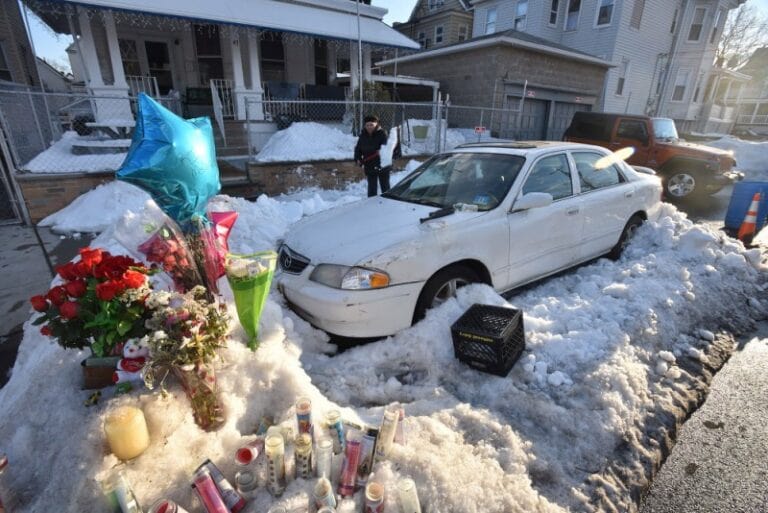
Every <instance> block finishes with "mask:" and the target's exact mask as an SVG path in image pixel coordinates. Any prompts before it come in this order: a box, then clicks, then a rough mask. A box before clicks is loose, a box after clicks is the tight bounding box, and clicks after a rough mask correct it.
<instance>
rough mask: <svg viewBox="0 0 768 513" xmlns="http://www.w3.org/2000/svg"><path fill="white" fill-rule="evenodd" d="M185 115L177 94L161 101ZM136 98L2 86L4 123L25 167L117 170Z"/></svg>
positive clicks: (17, 159)
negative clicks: (3, 88) (48, 91)
mask: <svg viewBox="0 0 768 513" xmlns="http://www.w3.org/2000/svg"><path fill="white" fill-rule="evenodd" d="M159 101H160V102H161V103H162V104H163V105H164V106H166V107H168V108H169V109H171V110H172V111H174V112H176V113H178V114H181V103H180V101H179V99H178V98H163V99H160V100H159ZM135 113H136V98H135V97H127V96H94V95H88V94H86V93H77V92H73V93H42V92H38V91H34V90H32V89H29V88H27V89H18V90H0V125H1V126H2V128H3V131H4V132H5V134H6V138H7V140H8V143H9V144H8V146H9V150H10V153H11V157H12V159H13V161H14V167H15V168H16V170H18V171H20V172H31V173H72V172H85V173H87V172H96V171H114V170H116V169H118V168H119V167H120V165H121V164H122V162H123V159H124V158H125V155H126V153H127V151H128V147H129V146H130V143H131V134H132V132H133V127H134V125H135Z"/></svg>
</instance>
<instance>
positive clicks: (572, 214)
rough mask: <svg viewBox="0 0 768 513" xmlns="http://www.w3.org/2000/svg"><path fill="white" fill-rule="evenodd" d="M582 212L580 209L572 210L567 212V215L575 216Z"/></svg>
mask: <svg viewBox="0 0 768 513" xmlns="http://www.w3.org/2000/svg"><path fill="white" fill-rule="evenodd" d="M580 210H581V209H579V208H572V209H570V210H566V211H565V213H566V214H568V215H569V216H575V215H576V214H578V213H579V211H580Z"/></svg>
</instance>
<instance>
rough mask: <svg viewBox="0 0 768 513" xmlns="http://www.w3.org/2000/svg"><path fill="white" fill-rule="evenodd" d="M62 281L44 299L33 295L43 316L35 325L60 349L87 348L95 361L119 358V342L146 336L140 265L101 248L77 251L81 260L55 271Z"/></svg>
mask: <svg viewBox="0 0 768 513" xmlns="http://www.w3.org/2000/svg"><path fill="white" fill-rule="evenodd" d="M56 271H57V273H58V275H59V276H60V277H61V278H62V279H63V280H64V281H63V283H62V284H60V285H56V286H54V287H52V288H51V289H50V290H49V291H48V292H47V293H46V294H44V295H38V296H33V297H32V298H31V299H30V302H31V303H32V307H33V308H34V309H35V310H37V311H38V312H41V313H42V314H43V315H41V316H40V317H38V318H37V319H36V320H35V321H34V324H35V325H42V327H41V328H40V332H41V333H42V334H43V335H47V336H49V337H55V338H56V340H57V341H58V343H59V344H60V345H61V346H62V347H65V348H77V349H82V348H84V347H86V346H90V347H91V351H92V352H93V354H94V355H95V356H107V355H111V354H120V349H121V348H120V343H121V342H123V341H125V340H127V339H129V338H135V337H142V336H144V335H145V334H146V333H147V331H148V330H147V328H146V327H145V325H144V323H145V321H146V320H147V319H149V318H150V317H151V312H150V311H149V310H148V309H147V308H146V306H145V300H146V298H147V296H148V295H149V293H150V289H149V283H148V280H147V275H148V274H150V273H151V271H150V270H149V269H148V268H147V267H146V266H144V264H142V263H140V262H137V261H135V260H133V259H132V258H130V257H127V256H122V255H111V254H110V253H109V252H107V251H103V250H101V249H91V248H82V249H81V250H80V259H79V260H78V261H77V262H69V263H67V264H64V265H62V266H59V267H57V269H56Z"/></svg>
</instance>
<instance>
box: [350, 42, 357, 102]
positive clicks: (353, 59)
mask: <svg viewBox="0 0 768 513" xmlns="http://www.w3.org/2000/svg"><path fill="white" fill-rule="evenodd" d="M359 63H360V60H359V59H358V58H357V43H351V44H350V45H349V67H350V70H349V86H350V88H351V89H352V95H353V96H354V94H355V92H356V91H358V90H359V89H360V64H359Z"/></svg>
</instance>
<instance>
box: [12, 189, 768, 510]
mask: <svg viewBox="0 0 768 513" xmlns="http://www.w3.org/2000/svg"><path fill="white" fill-rule="evenodd" d="M334 194H337V196H336V198H335V199H330V200H329V199H326V197H325V196H323V194H322V193H321V192H319V191H315V192H314V193H304V194H296V195H292V196H283V197H280V198H269V197H267V196H262V197H260V198H259V199H258V200H257V201H256V202H248V201H246V200H243V199H239V198H230V197H227V196H218V197H217V198H216V199H215V200H214V204H213V207H214V208H215V209H229V208H235V209H236V210H237V211H238V212H239V213H240V219H239V220H238V222H237V224H236V225H235V228H234V230H233V232H232V236H231V238H230V242H231V249H232V250H233V251H236V252H245V251H253V250H257V249H265V248H269V247H274V244H275V243H276V241H277V239H279V238H281V237H282V236H283V235H284V234H285V232H286V231H287V230H288V229H290V226H291V225H292V224H293V223H294V222H295V221H297V220H298V219H299V218H301V217H302V216H303V215H305V214H309V213H314V212H318V211H321V210H323V209H325V208H328V207H330V206H333V205H335V204H341V203H344V202H348V201H352V200H354V199H355V198H356V197H359V195H354V194H347V195H344V194H343V193H339V192H338V191H337V192H335V193H334ZM83 204H85V202H84V203H83ZM84 212H87V211H86V210H84ZM664 214H665V215H664V216H663V217H662V219H661V220H660V221H659V222H657V223H647V224H646V225H645V226H643V227H642V228H641V229H640V230H639V231H638V233H637V237H636V238H635V239H634V240H633V242H632V243H631V244H630V246H629V248H628V250H627V253H626V255H625V257H624V258H623V259H622V260H620V261H619V262H610V261H607V260H599V261H597V262H596V263H593V264H592V265H589V266H584V267H581V268H579V269H578V270H576V271H574V272H570V273H568V274H565V275H563V276H561V277H558V278H555V279H551V280H549V281H547V282H545V283H543V284H541V285H539V286H537V287H534V288H530V289H528V290H526V291H524V292H522V293H520V294H519V295H517V296H515V297H514V298H512V300H511V304H512V305H514V306H515V307H517V308H520V309H522V310H523V312H524V323H525V329H526V339H527V349H526V351H525V353H524V355H523V357H522V358H521V360H520V361H519V362H518V363H517V364H516V365H515V367H514V368H513V369H512V371H511V372H510V374H509V376H508V377H506V378H499V377H494V376H490V375H487V374H483V373H480V372H477V371H474V370H471V369H469V368H468V367H467V366H465V365H463V364H461V363H459V362H458V361H456V360H455V359H454V357H453V348H452V342H451V335H450V330H449V327H450V325H451V324H452V323H453V322H454V321H455V320H456V319H457V318H458V317H459V316H460V315H461V313H462V312H463V311H464V310H466V309H467V308H468V307H469V306H470V305H471V304H473V303H477V302H479V303H487V304H496V305H507V304H510V303H508V302H507V301H506V300H505V299H503V298H502V297H500V296H499V295H498V294H496V293H495V292H494V291H493V290H492V289H491V288H490V287H487V286H483V285H474V286H470V287H466V288H464V289H461V290H460V293H459V295H458V298H456V299H452V300H449V301H447V302H446V303H444V304H443V305H442V306H441V307H439V308H437V309H435V310H432V311H430V312H429V313H428V315H427V317H426V319H425V320H423V321H422V322H420V323H419V324H417V325H416V326H414V327H412V328H409V329H406V330H403V331H402V332H400V333H398V334H397V335H396V336H394V337H390V338H388V339H386V340H382V341H380V342H376V343H373V344H369V345H366V346H362V347H358V348H354V349H352V350H349V351H347V352H345V353H343V354H340V355H336V356H333V357H330V356H329V353H331V352H332V351H333V350H334V346H332V345H330V344H329V343H328V338H327V336H326V335H325V334H324V333H322V332H320V331H318V330H315V329H314V328H312V327H311V326H310V325H309V324H307V323H306V322H304V321H303V320H301V319H300V318H298V317H297V316H296V315H295V314H294V313H292V312H291V311H290V310H288V309H287V308H286V306H285V303H284V301H283V299H282V296H281V295H280V294H279V293H278V292H277V291H276V290H273V291H272V293H271V294H270V297H269V299H268V301H267V305H266V308H265V311H264V314H263V317H262V323H261V330H260V333H261V340H262V345H261V347H260V348H259V350H258V351H257V352H256V353H251V352H249V351H248V350H247V349H246V348H245V347H244V345H243V341H244V340H245V335H244V334H243V332H242V330H241V329H240V328H239V326H238V325H237V323H236V322H234V323H233V325H234V326H236V328H235V329H234V331H233V333H232V335H231V337H232V338H231V341H230V344H229V346H230V347H229V348H228V349H227V350H226V351H223V354H222V356H223V361H222V362H221V363H220V365H219V367H218V369H217V373H218V374H217V375H218V379H219V383H220V385H221V390H222V394H221V396H222V398H223V400H224V402H225V405H226V409H227V412H228V420H227V423H226V424H225V426H224V427H223V428H222V429H221V430H219V431H217V432H216V433H204V432H202V431H200V430H199V429H198V428H197V427H196V425H195V424H194V422H193V419H192V415H191V412H190V410H189V406H188V403H187V400H186V398H185V397H184V394H183V392H182V391H181V389H180V388H179V387H178V386H177V385H176V384H174V383H169V389H170V392H171V396H170V397H168V398H164V397H163V396H162V395H161V394H160V393H156V392H146V391H144V392H142V393H139V392H133V393H131V394H128V395H126V396H122V397H119V398H113V397H111V393H112V391H111V390H109V389H108V390H105V391H104V397H103V398H102V400H101V401H100V403H99V404H98V405H97V406H94V407H90V408H86V407H84V406H83V401H84V400H85V399H86V398H87V397H88V395H89V392H84V391H81V390H79V386H80V368H79V367H80V366H79V361H80V360H81V359H82V358H84V357H85V354H84V353H78V352H75V351H64V350H63V349H61V348H59V346H57V345H56V344H54V343H53V342H51V341H49V340H47V339H45V338H44V337H42V336H41V335H40V334H39V331H38V329H37V328H36V327H33V326H31V325H30V324H27V325H26V326H25V335H24V340H23V341H22V344H21V347H20V349H19V356H18V360H17V363H16V366H15V367H14V369H13V374H12V377H11V380H10V382H9V383H8V384H7V385H6V386H5V387H4V388H3V389H2V390H0V404H2V405H3V415H4V421H3V423H2V425H0V440H3V441H4V442H3V446H4V447H3V449H4V450H6V451H7V452H8V455H9V459H10V461H11V467H10V468H11V472H10V476H11V481H10V482H11V485H12V486H13V488H14V489H15V490H16V491H17V492H18V493H19V495H20V496H21V499H22V501H23V502H24V503H25V507H24V508H23V510H22V511H30V512H31V511H48V510H51V511H52V510H56V511H71V512H81V511H92V510H96V509H98V508H97V506H95V505H98V504H100V501H101V498H100V496H99V495H100V492H99V487H98V484H97V482H96V479H97V478H98V477H99V476H101V475H103V474H104V473H105V472H106V471H107V470H109V469H110V468H112V467H114V466H115V465H117V464H118V461H117V460H116V459H115V458H114V456H112V455H110V454H109V451H108V450H107V448H106V447H105V446H104V438H103V435H102V424H103V421H104V418H105V415H106V414H107V410H108V408H111V407H113V406H114V405H116V404H123V403H130V404H138V405H141V407H142V408H143V410H144V411H145V414H146V416H147V419H148V423H149V428H150V433H151V437H152V444H151V446H150V448H149V449H148V451H147V452H146V453H144V454H143V455H141V456H140V457H139V458H137V459H136V460H134V461H131V462H130V463H128V464H127V465H124V468H125V470H126V473H127V476H128V479H129V480H130V481H131V483H132V484H133V486H134V488H135V491H136V493H137V495H138V498H139V499H140V501H141V502H142V504H145V505H148V504H150V503H151V502H152V501H154V500H156V499H159V498H163V497H164V498H170V499H172V500H174V501H176V502H178V503H179V504H180V505H182V506H183V507H185V508H186V509H188V510H189V511H199V510H201V509H200V508H201V507H200V506H199V504H198V502H197V500H196V498H194V494H193V492H192V491H191V490H190V488H189V481H190V476H191V472H192V470H193V469H194V468H195V466H197V465H198V464H199V463H201V462H202V461H203V460H205V459H206V458H211V459H212V460H213V461H214V462H216V463H217V464H218V465H219V466H220V467H221V469H222V471H223V472H224V473H225V474H226V475H227V476H228V477H230V478H232V477H233V475H234V472H235V470H236V469H235V466H234V462H233V455H234V451H235V449H236V448H237V447H238V445H239V444H240V443H242V442H243V440H244V439H247V438H245V437H248V436H250V435H251V433H252V432H253V430H254V428H255V426H256V425H257V423H258V421H259V419H260V417H261V416H262V415H272V416H274V417H275V418H276V419H277V420H278V421H282V420H289V419H294V418H295V414H294V411H293V410H292V405H293V403H294V401H295V400H296V398H297V397H298V396H301V395H306V396H309V397H310V398H311V399H312V403H313V413H314V415H315V422H316V423H317V422H318V421H319V418H320V415H322V413H323V412H324V411H326V410H328V409H329V408H340V409H341V411H342V413H343V415H344V417H345V419H347V420H349V421H353V422H361V421H362V422H367V423H370V424H373V425H376V424H378V423H379V421H380V419H381V415H382V408H383V406H384V405H387V404H390V403H393V402H399V403H401V404H403V405H404V407H405V411H406V428H407V440H408V442H407V445H405V446H397V447H396V449H395V450H394V451H393V454H392V455H391V458H390V459H389V461H388V462H386V463H385V464H383V465H382V466H381V467H379V468H378V469H377V479H379V480H381V481H382V482H383V483H384V484H385V486H386V488H387V491H388V493H392V491H393V490H394V482H395V480H396V479H397V478H398V477H399V476H402V475H410V476H412V477H413V478H414V479H415V480H416V483H417V487H418V490H419V495H420V498H421V502H422V507H423V510H424V511H441V512H516V511H520V512H527V511H553V512H560V511H585V510H590V509H591V508H593V507H594V502H593V501H594V497H595V496H602V497H604V499H603V500H604V501H607V502H609V503H610V504H612V505H613V506H614V507H615V509H616V510H627V509H629V505H630V504H631V501H632V499H631V496H630V494H629V493H624V492H623V491H622V489H621V488H620V487H618V486H617V483H616V482H615V481H612V480H610V479H609V474H610V473H609V472H608V469H609V468H610V467H611V465H614V464H615V463H616V458H617V456H616V452H617V448H620V447H630V448H631V449H632V450H634V451H635V452H634V453H632V454H633V455H634V456H635V457H636V458H637V457H640V456H642V454H644V453H645V452H647V450H648V448H647V447H645V446H644V445H643V444H642V441H643V439H644V436H645V430H646V429H649V428H647V427H646V423H647V422H653V421H654V419H658V418H670V417H672V416H680V415H681V412H680V410H679V408H680V406H679V405H680V402H679V401H678V398H679V396H678V394H679V393H681V390H686V389H687V388H688V387H690V386H691V384H692V383H694V382H695V380H696V379H697V377H696V376H695V375H692V374H690V373H689V372H688V371H687V370H686V368H687V367H684V366H683V364H684V363H687V362H688V361H689V360H690V359H692V358H694V356H692V355H696V356H695V359H696V361H697V362H699V361H700V360H706V359H707V354H708V351H709V348H710V345H711V344H712V342H711V340H709V338H710V337H708V336H707V337H706V338H707V340H705V339H704V338H703V337H704V336H705V335H709V334H712V335H713V334H714V333H715V332H717V331H718V330H719V329H720V328H721V323H722V322H728V323H730V325H732V326H737V327H739V326H740V327H744V326H748V325H749V324H750V322H751V318H756V317H761V316H764V315H765V309H766V303H765V302H764V299H760V298H763V297H764V294H763V293H762V292H761V291H762V288H760V287H759V286H758V284H759V282H762V281H764V280H765V277H764V275H763V274H762V273H760V272H758V271H757V270H756V269H755V265H756V261H757V260H758V259H759V255H758V254H756V252H755V251H752V252H746V251H745V250H744V248H743V246H742V245H741V244H739V243H737V242H735V241H733V240H732V239H728V238H724V237H723V236H721V235H719V234H717V233H715V232H711V231H709V230H707V229H706V228H702V227H700V226H698V225H694V224H693V223H691V222H690V221H689V220H688V219H687V218H686V217H685V216H684V215H683V214H681V213H680V212H678V211H677V210H676V209H675V208H674V207H671V206H667V207H665V213H664ZM85 215H89V214H88V213H86V214H83V215H79V214H78V213H77V212H69V213H68V214H67V216H63V217H65V218H66V217H69V218H76V217H84V216H85ZM70 220H73V219H70ZM81 220H82V219H81ZM360 222H365V220H360ZM71 224H75V223H71ZM78 229H80V228H78ZM93 245H94V246H102V247H106V248H107V249H109V250H110V251H113V252H118V251H120V248H119V246H118V245H117V244H116V242H115V241H114V240H113V239H112V238H111V235H110V230H107V231H105V232H104V233H103V234H102V235H101V236H100V237H99V239H97V240H96V241H95V242H94V243H93ZM224 289H226V287H224ZM225 297H229V294H228V293H227V292H225ZM750 298H751V299H753V300H754V301H748V299H750ZM228 304H229V305H230V312H231V313H232V315H233V317H234V315H235V314H234V309H233V307H232V302H231V300H230V301H229V302H228ZM235 318H236V317H235ZM701 330H705V331H708V333H705V332H704V331H701ZM712 338H714V335H713V336H712ZM52 405H55V408H52V407H51V406H52ZM638 454H639V455H640V456H638ZM336 463H337V464H339V463H340V462H339V461H337V462H336ZM623 464H624V465H625V467H627V468H629V469H631V470H632V471H633V472H639V473H641V474H642V466H641V465H639V464H638V461H637V460H636V459H630V460H629V461H624V462H623ZM51 469H53V470H54V472H51ZM311 485H312V483H310V482H307V481H305V480H302V479H297V480H293V481H292V482H291V483H290V484H289V486H288V488H287V491H286V493H285V494H284V496H283V497H282V498H280V499H274V498H272V497H271V496H270V495H269V494H268V493H267V492H266V491H265V490H264V489H263V488H261V489H260V491H259V493H258V496H257V498H256V499H255V501H254V504H253V506H252V508H253V509H249V510H252V511H266V510H267V509H268V507H270V506H271V505H272V504H275V503H279V504H282V505H284V506H287V507H288V508H289V509H291V508H296V507H301V506H305V505H306V503H307V498H308V493H310V491H311ZM595 488H598V489H600V492H599V493H598V492H595ZM360 495H361V494H360V493H358V494H357V495H356V496H355V501H356V502H357V505H356V508H357V509H360V506H361V496H360ZM390 504H391V503H390Z"/></svg>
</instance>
